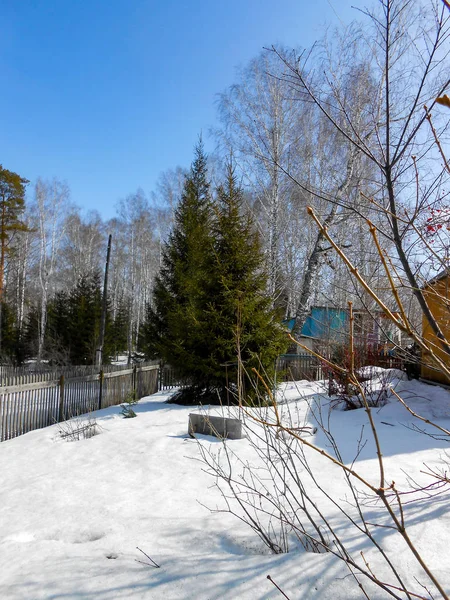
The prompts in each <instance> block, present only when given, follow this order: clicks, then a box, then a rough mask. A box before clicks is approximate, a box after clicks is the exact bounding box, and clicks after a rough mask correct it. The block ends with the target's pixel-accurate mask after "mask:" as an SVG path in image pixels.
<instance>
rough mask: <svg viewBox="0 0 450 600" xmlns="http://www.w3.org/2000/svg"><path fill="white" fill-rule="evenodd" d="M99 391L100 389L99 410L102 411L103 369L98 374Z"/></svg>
mask: <svg viewBox="0 0 450 600" xmlns="http://www.w3.org/2000/svg"><path fill="white" fill-rule="evenodd" d="M98 381H99V389H98V410H102V396H103V369H100V373H99V374H98Z"/></svg>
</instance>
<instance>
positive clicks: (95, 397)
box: [0, 362, 159, 442]
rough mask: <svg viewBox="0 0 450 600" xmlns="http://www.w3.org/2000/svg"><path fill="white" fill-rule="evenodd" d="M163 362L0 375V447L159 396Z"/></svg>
mask: <svg viewBox="0 0 450 600" xmlns="http://www.w3.org/2000/svg"><path fill="white" fill-rule="evenodd" d="M158 371H159V363H157V362H156V363H155V362H153V363H145V364H140V365H134V366H133V367H129V366H123V367H122V366H105V367H104V368H103V369H102V370H101V371H100V372H95V370H94V368H93V367H80V368H78V367H76V368H71V369H69V368H64V369H60V370H58V371H48V372H43V373H27V374H25V373H19V374H14V372H12V371H10V372H8V373H5V372H3V373H2V374H0V442H3V441H5V440H9V439H12V438H14V437H17V436H19V435H22V434H24V433H27V432H28V431H32V430H33V429H40V428H41V427H47V426H48V425H53V424H54V423H57V422H59V421H64V420H66V419H70V418H71V417H74V416H77V415H81V414H84V413H88V412H90V411H92V410H97V409H100V408H107V407H108V406H114V405H117V404H120V403H121V402H123V401H124V400H125V398H126V397H127V395H128V394H130V393H131V392H133V391H135V392H136V397H137V398H142V397H143V396H148V395H149V394H153V393H155V392H157V391H158V379H159V377H158Z"/></svg>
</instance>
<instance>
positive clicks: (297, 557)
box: [0, 381, 450, 600]
mask: <svg viewBox="0 0 450 600" xmlns="http://www.w3.org/2000/svg"><path fill="white" fill-rule="evenodd" d="M394 383H395V384H396V385H397V388H396V389H397V391H399V393H400V394H401V395H402V397H404V398H408V399H409V403H410V405H411V407H412V408H413V409H414V410H416V411H417V412H419V413H421V414H422V415H424V416H425V417H428V418H430V417H433V418H434V419H435V420H437V422H438V423H439V425H441V426H442V427H446V428H449V427H450V392H448V391H446V390H442V389H440V388H437V387H433V386H429V385H426V384H422V383H418V382H407V381H394ZM320 390H321V387H320V385H319V384H317V383H307V382H298V383H297V384H286V385H285V386H284V388H283V390H281V391H280V398H281V396H282V399H283V400H284V404H282V405H281V410H283V411H286V410H288V409H289V410H292V409H293V407H295V409H296V413H295V414H296V415H297V417H298V419H299V422H300V421H302V422H303V420H306V421H309V422H310V423H312V424H314V423H313V421H314V418H313V415H312V413H311V410H310V405H311V402H313V403H315V404H313V406H315V407H316V410H317V407H318V406H319V405H320V406H322V409H323V411H324V413H327V411H328V404H329V399H328V398H327V397H326V396H321V395H320ZM167 396H168V394H164V393H159V394H155V395H154V396H151V397H148V398H144V399H142V400H141V401H140V402H139V404H138V405H137V407H136V409H135V410H136V413H137V415H138V416H137V418H135V419H123V418H122V417H121V415H120V407H113V408H109V409H105V410H102V411H99V412H97V413H94V415H95V417H96V419H97V423H98V424H99V426H100V428H101V429H100V433H99V434H98V435H96V436H94V437H91V438H90V439H81V440H79V441H66V440H64V439H62V438H61V436H60V434H59V431H60V428H59V426H57V425H55V426H52V427H48V428H46V429H42V430H38V431H33V432H30V433H28V434H26V435H24V436H21V437H19V438H16V439H14V440H11V441H7V442H3V443H2V444H0V466H1V472H0V565H1V567H0V597H1V598H2V599H5V600H16V599H17V600H18V599H24V600H25V599H26V600H35V599H36V600H37V599H40V598H45V599H70V598H77V599H86V600H87V599H94V598H95V599H96V600H106V599H108V600H110V599H111V600H112V599H116V598H131V599H139V598H149V599H155V600H159V599H161V600H175V599H177V600H188V599H195V600H207V599H210V600H213V599H214V600H216V599H226V600H232V599H243V600H244V599H248V600H250V599H252V600H255V599H256V600H259V599H269V598H270V599H277V598H280V599H282V598H283V596H282V594H281V593H280V592H279V591H278V590H277V589H276V588H275V587H274V585H273V584H272V583H271V582H270V581H269V580H268V579H267V575H270V576H271V577H272V578H273V580H274V581H275V582H276V583H277V584H278V585H279V586H280V587H281V588H282V590H283V591H284V593H285V594H286V596H287V597H289V598H290V599H291V600H296V599H299V598H302V599H305V598H308V599H309V598H320V599H325V598H332V599H333V600H344V599H351V598H360V597H361V591H360V590H359V589H358V587H357V586H356V585H355V582H354V580H353V579H352V577H351V576H350V575H349V571H348V569H346V567H345V565H344V564H343V563H342V562H341V561H339V560H338V559H336V558H335V557H333V556H332V555H331V554H330V553H322V554H313V553H310V552H306V551H304V550H303V549H302V548H299V547H293V548H292V551H291V552H289V553H288V554H281V555H280V554H278V555H272V554H270V553H269V552H268V550H267V549H266V547H265V546H264V545H263V544H262V543H261V541H260V540H259V538H258V537H257V536H256V535H255V534H254V533H253V532H252V531H251V529H250V528H248V527H246V525H245V524H243V523H242V522H240V521H239V520H237V519H236V518H235V517H233V516H232V515H230V514H228V513H217V512H210V511H209V510H207V509H206V508H205V506H204V505H207V506H208V507H211V508H215V507H216V506H217V507H219V508H223V506H224V504H223V500H222V498H221V496H220V493H219V492H218V490H217V488H216V487H215V486H214V485H213V484H214V480H213V479H212V478H211V477H210V476H209V475H208V474H207V473H205V467H204V465H203V464H202V462H201V461H198V460H193V459H197V458H198V457H199V448H198V444H199V443H200V444H202V446H203V448H205V449H207V450H208V451H211V452H212V453H214V452H216V450H219V449H220V448H221V442H219V441H218V440H216V439H215V438H212V437H207V436H203V437H202V438H201V440H200V441H199V442H198V441H196V440H193V439H191V438H189V437H188V436H187V424H188V414H189V412H192V411H193V409H192V407H181V406H176V405H168V404H166V403H165V400H166V399H167ZM218 411H219V409H218V408H214V409H211V414H216V413H217V412H218ZM374 418H375V421H376V423H377V427H378V432H379V436H380V442H381V445H382V448H383V454H384V457H385V466H386V472H387V473H386V477H387V481H388V482H390V481H391V480H392V479H394V480H395V481H396V483H397V485H398V486H399V487H401V488H402V489H406V486H407V474H413V473H414V474H417V473H418V476H419V477H420V476H421V475H420V473H419V471H420V469H421V468H423V464H424V463H425V464H426V465H427V466H428V467H433V466H439V465H442V464H443V463H442V460H443V459H445V454H444V453H445V449H446V448H447V446H448V444H447V443H446V442H445V441H439V440H435V439H432V438H430V437H427V436H425V435H423V434H419V433H417V432H415V431H412V430H411V428H409V427H408V426H409V425H410V424H411V423H412V422H413V418H412V416H411V415H410V414H409V413H408V412H407V411H406V409H405V408H404V407H403V406H402V405H401V404H400V403H399V402H398V401H397V400H396V399H395V398H393V397H390V402H389V403H388V404H387V405H386V406H384V407H383V408H381V409H377V410H376V411H374ZM405 425H406V426H407V427H405ZM420 425H421V426H422V425H423V427H426V425H425V424H423V423H421V424H420ZM363 426H364V428H363V432H362V436H361V431H362V427H363ZM330 427H331V428H332V430H333V432H334V434H335V437H336V439H337V441H338V444H339V446H340V449H341V453H342V460H343V461H344V462H345V463H346V464H351V463H352V461H353V460H354V458H355V453H356V451H357V449H358V440H359V439H361V440H362V442H364V441H365V440H366V439H367V443H366V444H365V445H364V447H363V448H362V449H361V448H360V449H361V451H360V454H359V456H358V458H357V461H356V463H355V464H356V466H357V468H358V470H360V471H361V472H362V473H364V474H365V475H366V476H367V477H368V478H369V479H371V480H373V482H374V483H376V481H377V478H378V470H377V461H376V457H375V451H374V444H373V440H372V438H371V434H370V431H369V427H368V424H367V415H366V413H365V412H364V410H363V409H360V410H356V411H351V412H344V411H340V410H334V411H333V413H332V415H331V420H330ZM310 439H311V441H314V442H315V443H317V444H318V445H319V446H321V447H323V448H324V449H325V450H327V451H328V452H330V447H329V444H328V442H327V440H326V438H325V436H324V435H323V433H322V432H320V431H319V432H318V433H317V434H316V435H315V436H312V437H311V438H310ZM228 444H229V447H231V448H232V449H233V451H234V452H235V453H236V455H237V456H239V457H240V458H241V459H242V460H243V461H247V460H248V461H250V462H251V461H252V460H253V459H254V456H253V448H252V445H251V443H250V441H249V439H247V438H245V439H242V440H234V441H230V442H228ZM309 460H310V462H311V465H312V467H313V468H314V469H316V470H317V472H318V473H320V475H321V476H322V477H323V479H324V480H326V481H327V482H328V484H329V486H330V488H329V489H330V490H331V491H332V493H333V496H334V498H335V499H336V500H338V501H341V502H342V503H346V502H347V501H348V500H349V498H348V488H347V487H346V486H345V483H344V482H343V481H342V477H341V476H339V474H336V469H335V467H334V466H333V465H331V464H330V463H329V461H326V460H324V459H323V457H321V456H320V455H319V454H317V453H314V452H312V451H311V453H310V456H309ZM422 477H425V476H424V475H422ZM312 493H315V492H312ZM318 501H319V499H318ZM448 502H449V497H448V495H446V494H443V495H441V496H438V497H436V498H429V499H424V500H422V501H420V502H418V503H413V504H411V505H408V506H407V507H406V508H407V511H406V521H407V525H408V526H409V528H410V533H411V537H412V538H413V539H414V541H415V542H417V544H418V546H419V549H420V551H421V552H422V553H423V555H424V557H425V559H426V561H427V562H428V563H429V566H430V567H431V569H432V570H433V572H435V574H436V575H437V576H438V577H439V578H440V579H441V581H442V582H443V584H444V586H446V589H447V591H448V592H450V575H449V574H450V556H449V554H448V542H449V538H450V512H449V511H448ZM327 510H329V511H330V515H331V517H330V518H332V519H334V521H333V522H334V523H335V524H336V526H337V527H338V528H340V531H341V536H342V537H343V538H345V537H346V535H348V536H351V538H350V539H349V540H348V543H349V545H350V547H351V549H352V551H353V552H354V553H355V555H356V556H359V555H360V552H361V551H364V552H365V553H366V554H367V556H368V557H371V550H370V548H369V545H368V543H367V541H366V540H365V539H364V538H363V536H358V535H356V534H355V532H354V531H350V530H347V529H346V527H347V525H346V523H345V521H344V520H343V519H342V517H341V516H340V515H339V511H337V510H336V508H335V507H333V506H332V505H329V506H328V508H327ZM374 510H375V509H374ZM333 511H334V513H333ZM376 535H378V538H377V539H378V540H379V541H380V543H383V545H384V547H385V548H386V549H387V551H388V552H390V553H391V555H392V556H393V557H395V559H396V560H397V562H398V564H399V565H400V567H401V569H402V570H403V572H404V573H405V577H406V579H407V581H408V583H409V582H411V584H413V582H414V579H413V577H414V575H416V574H418V571H417V569H416V565H415V562H414V560H413V559H412V557H411V555H410V554H409V553H408V552H406V551H405V547H404V544H403V542H402V541H401V540H399V539H398V536H397V535H396V534H393V533H392V532H391V530H389V529H381V530H378V532H377V534H376ZM137 548H140V549H141V550H142V551H143V552H145V553H146V554H148V555H149V556H150V557H151V559H152V560H153V561H155V562H156V563H157V564H158V565H160V568H155V567H154V566H151V565H150V564H148V563H150V561H149V560H148V559H147V558H146V556H145V555H144V554H143V553H142V552H141V551H139V550H138V549H137ZM370 560H371V561H372V560H373V561H374V562H371V565H372V566H373V567H374V568H378V569H379V573H380V574H381V575H383V573H384V571H383V569H384V568H385V567H384V566H383V565H381V564H378V562H377V561H378V559H377V557H376V556H374V557H373V559H372V558H370ZM137 561H141V562H137ZM416 588H417V586H416ZM367 589H368V590H369V591H370V593H371V597H372V598H385V597H388V596H387V594H386V593H385V592H383V591H382V590H379V589H378V588H371V587H370V585H369V586H368V588H367ZM421 591H422V592H423V593H424V594H425V592H424V590H421Z"/></svg>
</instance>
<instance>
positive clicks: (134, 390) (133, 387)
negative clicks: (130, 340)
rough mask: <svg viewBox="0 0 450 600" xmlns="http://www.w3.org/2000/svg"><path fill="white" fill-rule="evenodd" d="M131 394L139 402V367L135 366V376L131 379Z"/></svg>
mask: <svg viewBox="0 0 450 600" xmlns="http://www.w3.org/2000/svg"><path fill="white" fill-rule="evenodd" d="M131 392H132V394H133V399H134V400H137V399H138V398H137V365H133V375H132V379H131Z"/></svg>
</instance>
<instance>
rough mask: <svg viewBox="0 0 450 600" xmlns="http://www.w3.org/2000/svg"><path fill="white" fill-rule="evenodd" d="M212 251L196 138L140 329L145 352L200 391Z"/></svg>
mask: <svg viewBox="0 0 450 600" xmlns="http://www.w3.org/2000/svg"><path fill="white" fill-rule="evenodd" d="M211 252H212V238H211V197H210V186H209V183H208V178H207V167H206V156H205V153H204V151H203V144H202V142H201V140H200V142H199V143H198V145H197V147H196V148H195V160H194V162H193V163H192V166H191V169H190V172H189V174H188V175H187V176H186V180H185V183H184V189H183V193H182V197H181V201H180V204H179V206H178V207H177V210H176V212H175V224H174V229H173V231H172V233H171V235H170V236H169V240H168V242H167V243H166V245H165V247H164V249H163V257H162V267H161V271H160V274H159V276H158V277H157V278H156V280H155V286H154V292H153V305H152V306H151V307H149V310H148V318H147V324H146V326H145V331H144V335H145V338H146V341H147V343H145V342H144V346H145V348H146V350H147V352H148V353H149V354H150V355H151V356H158V357H160V358H162V359H163V360H165V361H167V362H168V363H170V364H171V365H172V366H174V367H176V368H177V369H178V370H179V372H180V373H181V375H183V376H186V377H190V378H192V381H194V382H195V383H196V387H197V388H198V389H200V388H204V387H208V381H207V378H206V379H205V374H204V369H203V368H202V366H201V362H202V360H203V359H204V357H205V355H207V354H208V340H207V336H205V327H206V323H205V313H204V310H203V309H204V305H205V302H206V299H207V289H208V267H207V264H208V260H210V256H211Z"/></svg>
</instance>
